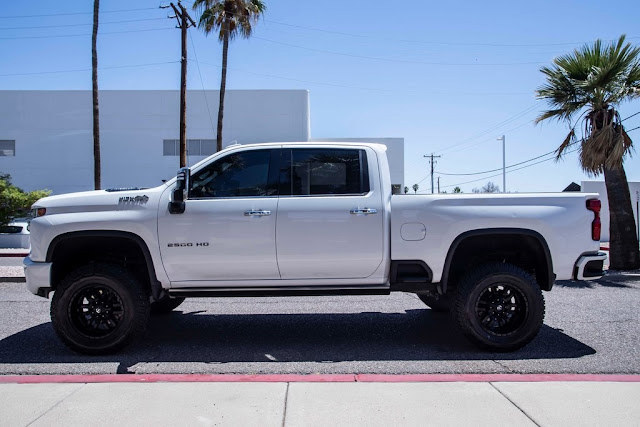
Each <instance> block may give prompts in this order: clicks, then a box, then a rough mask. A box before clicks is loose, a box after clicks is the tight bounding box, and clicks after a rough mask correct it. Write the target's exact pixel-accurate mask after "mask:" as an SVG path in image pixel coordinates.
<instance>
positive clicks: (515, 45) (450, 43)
mask: <svg viewBox="0 0 640 427" xmlns="http://www.w3.org/2000/svg"><path fill="white" fill-rule="evenodd" d="M265 22H269V23H272V24H276V25H281V26H285V27H291V28H299V29H303V30H310V31H317V32H322V33H328V34H336V35H341V36H347V37H355V38H371V39H377V40H386V41H392V42H402V43H415V44H426V45H441V46H490V47H546V46H569V45H579V44H584V43H588V42H564V43H520V44H513V43H485V42H479V43H476V42H465V43H457V42H441V41H427V40H409V39H392V38H387V37H379V36H374V35H367V34H355V33H347V32H343V31H334V30H328V29H326V28H318V27H308V26H304V25H297V24H290V23H286V22H280V21H274V20H271V19H265ZM636 38H638V37H629V38H628V39H636ZM610 41H615V40H610Z"/></svg>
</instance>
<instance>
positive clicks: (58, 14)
mask: <svg viewBox="0 0 640 427" xmlns="http://www.w3.org/2000/svg"><path fill="white" fill-rule="evenodd" d="M141 10H158V8H157V7H144V8H140V9H119V10H101V11H100V14H103V13H120V12H137V11H141ZM74 15H93V12H68V13H44V14H40V15H2V16H0V19H14V18H44V17H49V16H74Z"/></svg>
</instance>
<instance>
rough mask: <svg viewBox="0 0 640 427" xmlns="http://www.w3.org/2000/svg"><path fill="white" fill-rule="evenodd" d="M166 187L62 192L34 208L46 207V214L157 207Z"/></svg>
mask: <svg viewBox="0 0 640 427" xmlns="http://www.w3.org/2000/svg"><path fill="white" fill-rule="evenodd" d="M165 188H166V187H165V185H161V186H159V187H155V188H145V189H114V190H97V191H82V192H79V193H69V194H60V195H57V196H50V197H45V198H42V199H40V200H38V201H37V202H35V203H34V204H33V206H32V208H33V209H37V208H46V210H47V213H46V215H51V214H61V213H74V212H100V211H120V210H134V209H135V210H139V209H148V208H155V207H157V205H158V199H159V198H160V195H161V194H162V192H163V191H164V189H165Z"/></svg>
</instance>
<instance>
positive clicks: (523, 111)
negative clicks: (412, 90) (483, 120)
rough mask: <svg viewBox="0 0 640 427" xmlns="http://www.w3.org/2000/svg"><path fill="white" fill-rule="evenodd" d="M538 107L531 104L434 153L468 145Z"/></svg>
mask: <svg viewBox="0 0 640 427" xmlns="http://www.w3.org/2000/svg"><path fill="white" fill-rule="evenodd" d="M536 107H537V106H536V105H535V104H534V105H531V106H529V107H527V108H525V109H524V110H522V111H520V112H518V113H516V114H514V115H513V116H511V117H509V118H507V119H505V120H503V121H501V122H499V123H496V124H495V125H492V126H490V127H489V128H487V129H485V130H483V131H481V132H479V133H477V134H476V135H474V136H471V137H469V138H465V139H463V140H461V141H460V142H459V143H457V144H453V145H450V146H448V147H446V148H443V149H442V150H436V151H434V153H444V152H445V151H449V150H451V149H452V148H455V147H460V146H462V145H467V144H469V142H471V141H473V140H474V139H478V138H480V137H482V136H484V135H486V134H488V133H493V132H495V131H496V130H497V129H500V128H501V127H502V126H504V125H506V124H509V123H511V122H513V121H515V120H517V119H519V118H521V117H523V116H525V115H527V114H528V113H530V112H531V111H533V110H534V109H535V108H536ZM527 123H529V122H527ZM525 124H526V123H525ZM523 126H524V124H523Z"/></svg>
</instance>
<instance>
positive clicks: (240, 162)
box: [189, 150, 277, 199]
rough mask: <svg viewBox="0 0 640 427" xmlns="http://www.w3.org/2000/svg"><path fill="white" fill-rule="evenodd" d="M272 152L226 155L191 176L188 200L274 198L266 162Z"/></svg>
mask: <svg viewBox="0 0 640 427" xmlns="http://www.w3.org/2000/svg"><path fill="white" fill-rule="evenodd" d="M272 151H275V150H255V151H244V152H240V153H235V154H230V155H228V156H225V157H223V158H222V159H219V160H216V161H215V162H213V163H211V164H209V165H207V166H205V167H204V168H203V169H200V170H199V171H198V172H196V173H194V174H193V176H192V177H191V189H190V192H189V197H190V198H196V199H198V198H209V197H255V196H274V195H276V194H277V191H276V189H275V186H273V185H272V186H269V185H268V182H269V163H270V159H271V155H272Z"/></svg>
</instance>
